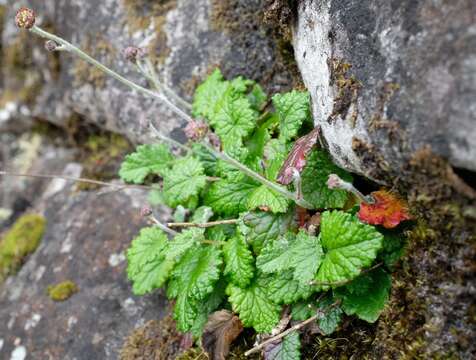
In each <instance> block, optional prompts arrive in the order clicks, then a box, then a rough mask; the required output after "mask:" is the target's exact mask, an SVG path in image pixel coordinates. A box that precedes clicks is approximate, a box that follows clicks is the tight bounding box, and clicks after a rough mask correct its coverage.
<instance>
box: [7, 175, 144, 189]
mask: <svg viewBox="0 0 476 360" xmlns="http://www.w3.org/2000/svg"><path fill="white" fill-rule="evenodd" d="M2 175H3V176H15V177H30V178H40V179H63V180H68V181H75V182H82V183H87V184H94V185H100V186H109V187H116V188H120V189H121V188H124V189H125V188H129V189H141V190H150V189H152V187H151V186H146V185H126V184H114V183H108V182H104V181H99V180H92V179H85V178H76V177H72V176H65V175H53V174H20V173H14V172H8V171H0V176H2Z"/></svg>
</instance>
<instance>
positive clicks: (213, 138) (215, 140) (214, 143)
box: [208, 132, 221, 149]
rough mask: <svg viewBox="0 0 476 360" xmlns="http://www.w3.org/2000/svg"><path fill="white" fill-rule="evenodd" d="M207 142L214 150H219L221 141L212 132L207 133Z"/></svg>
mask: <svg viewBox="0 0 476 360" xmlns="http://www.w3.org/2000/svg"><path fill="white" fill-rule="evenodd" d="M208 141H209V142H210V144H211V145H212V146H213V147H214V148H215V149H220V147H221V141H220V138H219V137H218V135H217V134H215V133H213V132H209V133H208Z"/></svg>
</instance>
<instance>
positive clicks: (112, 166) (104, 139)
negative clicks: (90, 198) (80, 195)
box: [77, 132, 132, 190]
mask: <svg viewBox="0 0 476 360" xmlns="http://www.w3.org/2000/svg"><path fill="white" fill-rule="evenodd" d="M80 148H81V155H80V161H81V163H82V165H83V173H82V174H81V175H82V176H83V177H86V178H89V179H94V180H103V181H107V180H111V179H115V178H117V171H118V170H119V169H118V164H119V163H120V162H122V160H123V158H124V156H125V155H126V154H127V153H129V152H130V151H131V150H132V146H131V144H130V142H129V141H128V140H127V139H126V138H124V137H123V136H121V135H119V134H114V133H107V132H100V133H96V134H91V135H89V136H88V137H87V139H86V141H85V142H84V143H82V144H80ZM77 187H78V189H79V190H93V189H96V188H97V187H98V186H97V185H93V184H87V183H78V184H77Z"/></svg>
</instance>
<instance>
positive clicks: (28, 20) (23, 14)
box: [15, 7, 36, 29]
mask: <svg viewBox="0 0 476 360" xmlns="http://www.w3.org/2000/svg"><path fill="white" fill-rule="evenodd" d="M35 17H36V16H35V12H34V11H33V10H31V9H28V8H26V7H22V8H20V9H19V10H18V11H17V15H16V16H15V24H16V25H17V26H18V27H19V28H20V29H31V28H32V27H33V25H35Z"/></svg>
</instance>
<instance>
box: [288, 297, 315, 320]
mask: <svg viewBox="0 0 476 360" xmlns="http://www.w3.org/2000/svg"><path fill="white" fill-rule="evenodd" d="M315 313H316V309H314V308H313V306H312V304H311V303H310V302H309V301H300V302H297V303H295V304H293V306H292V308H291V318H292V320H294V321H304V320H307V319H309V318H310V317H311V316H313V315H314V314H315Z"/></svg>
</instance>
